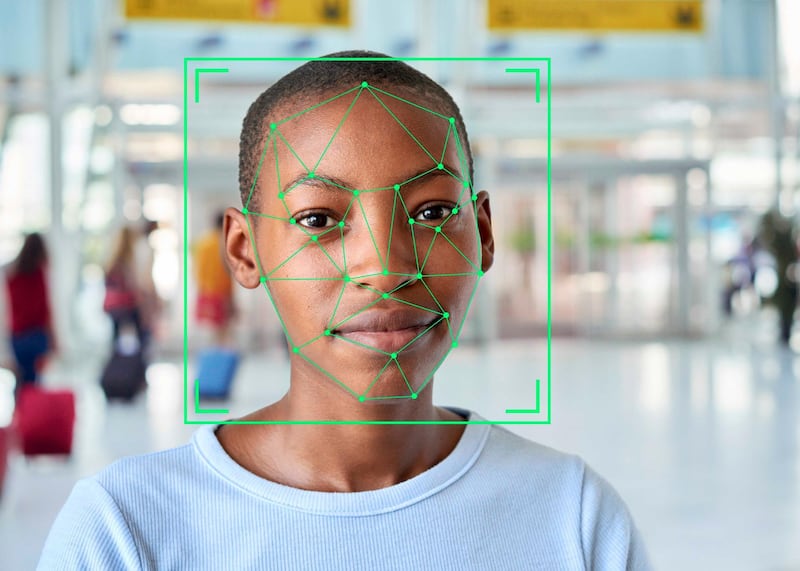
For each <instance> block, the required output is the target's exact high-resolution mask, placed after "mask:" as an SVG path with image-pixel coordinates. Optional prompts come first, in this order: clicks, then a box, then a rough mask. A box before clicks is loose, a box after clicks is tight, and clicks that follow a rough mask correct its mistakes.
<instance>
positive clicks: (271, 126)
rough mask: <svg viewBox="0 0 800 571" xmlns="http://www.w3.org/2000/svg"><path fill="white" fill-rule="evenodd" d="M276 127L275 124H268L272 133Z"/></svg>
mask: <svg viewBox="0 0 800 571" xmlns="http://www.w3.org/2000/svg"><path fill="white" fill-rule="evenodd" d="M276 127H277V125H276V124H275V123H270V124H269V129H270V131H274V130H275V128H276Z"/></svg>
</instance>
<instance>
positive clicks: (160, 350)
mask: <svg viewBox="0 0 800 571" xmlns="http://www.w3.org/2000/svg"><path fill="white" fill-rule="evenodd" d="M798 22H800V1H798V0H674V1H673V0H666V1H659V2H654V1H652V0H607V2H603V3H600V2H592V1H590V0H562V1H561V2H555V1H550V0H541V1H536V2H534V1H526V0H463V1H462V0H437V1H434V2H431V1H426V0H412V1H409V2H390V1H388V0H374V1H372V0H369V1H368V0H335V1H330V0H328V1H322V0H293V1H289V0H269V1H266V0H235V1H234V0H230V1H225V0H206V1H204V2H200V3H196V4H195V3H185V4H182V3H175V2H169V1H167V0H149V1H145V0H74V1H70V2H63V1H61V0H30V1H25V2H23V1H9V2H2V3H0V266H4V267H7V265H8V264H11V263H12V262H13V261H14V260H15V259H16V257H17V254H18V252H19V251H20V248H21V246H22V244H23V240H24V237H25V235H26V234H27V233H32V232H38V233H41V234H42V235H43V236H44V238H45V242H46V245H47V249H48V252H49V279H50V282H49V286H50V288H49V295H50V308H51V313H52V319H53V329H54V332H55V338H56V339H57V348H56V352H55V353H54V354H52V355H51V356H50V358H49V360H48V362H47V364H46V366H45V367H44V369H43V370H42V379H43V380H42V382H43V383H44V385H45V386H52V387H66V388H70V389H72V390H74V392H75V395H76V425H75V438H74V446H73V450H72V453H71V455H70V457H69V458H68V459H63V458H50V457H43V458H24V457H23V456H22V455H21V454H20V453H19V452H18V451H15V450H13V446H12V450H11V451H10V452H9V453H8V458H7V467H6V469H5V484H4V486H3V485H2V477H0V488H2V497H1V498H0V547H1V548H2V552H3V553H4V554H5V555H4V560H6V561H8V563H7V564H8V565H9V566H8V567H7V568H8V569H30V568H33V567H34V566H35V563H36V561H37V559H38V554H39V552H40V550H41V547H42V544H43V542H44V539H45V537H46V534H47V531H48V529H49V527H50V525H51V524H52V521H53V518H54V517H55V515H56V513H57V512H58V509H59V508H60V507H61V505H63V502H64V500H65V499H66V497H67V494H68V493H69V490H70V489H71V487H72V485H74V483H75V481H77V479H79V478H81V477H84V476H86V475H89V474H93V473H95V472H96V471H98V470H100V469H101V468H103V467H104V466H106V465H107V464H108V463H110V462H111V461H113V460H115V459H116V458H118V457H120V456H123V455H127V454H134V453H143V452H149V451H153V450H160V449H163V448H166V447H171V446H177V445H180V444H183V443H184V442H186V441H187V440H188V438H189V436H190V435H191V434H192V432H193V431H194V430H195V429H196V426H193V425H186V424H184V414H185V412H184V397H185V394H184V391H185V387H184V380H185V379H184V365H183V363H184V361H183V359H184V351H186V352H187V354H188V356H189V370H190V372H191V370H192V368H193V367H194V361H193V359H194V356H195V354H196V352H197V348H198V347H203V346H207V345H208V344H210V343H213V342H214V339H216V338H217V337H216V336H219V335H220V331H219V330H217V331H215V330H213V328H211V327H208V326H207V325H204V324H203V323H198V322H197V320H196V316H195V313H194V311H193V308H194V307H195V302H196V299H197V296H198V292H197V281H196V280H195V279H194V276H195V273H194V271H195V268H194V267H193V264H194V263H196V258H194V257H193V248H194V247H195V246H196V245H197V244H198V241H199V239H200V238H201V237H202V236H203V235H204V234H205V233H206V232H207V231H208V230H209V228H212V227H213V224H214V217H215V215H216V213H217V212H219V210H220V209H222V208H224V207H228V206H234V207H237V208H241V202H240V201H239V193H238V175H237V169H238V148H239V132H240V130H241V124H242V119H243V117H244V114H245V112H246V111H247V107H248V105H249V104H250V102H251V101H252V100H253V99H254V98H255V97H256V96H257V95H258V94H259V93H261V92H262V91H263V90H264V89H265V88H266V87H268V86H269V85H270V84H271V83H272V82H274V81H275V80H276V79H278V78H279V77H281V76H282V75H284V74H285V73H286V72H288V71H289V70H291V69H293V68H294V67H296V66H297V65H299V64H300V63H302V60H303V59H305V58H312V57H317V56H321V55H324V54H327V53H331V52H336V51H340V50H347V49H369V50H375V51H380V52H384V53H387V54H389V55H391V56H393V57H398V58H427V59H420V60H416V61H411V62H409V63H411V64H412V65H414V66H415V67H417V68H419V69H421V70H422V71H424V72H425V73H427V74H429V75H430V76H431V77H432V78H434V79H435V80H437V81H439V82H440V83H442V85H444V86H445V88H446V89H447V90H448V91H449V92H450V93H452V94H453V97H454V99H455V100H456V101H457V103H458V104H459V105H460V107H461V110H462V113H463V116H464V119H465V122H466V125H467V129H468V132H469V136H470V141H471V144H472V149H473V152H474V156H475V184H476V186H477V187H480V188H486V189H488V190H489V191H490V194H491V203H492V215H493V228H494V232H495V239H496V242H497V255H496V260H495V266H494V267H493V268H492V270H491V271H490V272H488V273H487V275H486V277H485V278H484V280H483V281H482V283H481V287H480V289H479V291H478V295H477V296H476V297H475V301H474V304H473V308H472V311H471V314H470V316H469V318H468V320H467V322H466V325H465V328H464V332H463V339H464V342H465V343H464V346H463V347H460V348H459V349H458V350H456V351H454V352H453V354H452V355H451V357H450V360H449V361H448V362H447V363H446V364H445V366H444V367H443V368H442V370H441V372H440V373H438V374H437V385H436V387H437V388H436V400H437V402H439V403H441V404H450V405H455V406H462V407H464V408H472V409H474V410H478V411H479V412H481V414H482V415H483V416H485V417H487V418H493V419H507V418H509V416H508V415H507V414H505V410H507V409H508V408H509V405H515V406H516V405H519V404H520V403H522V404H526V403H525V402H524V401H525V400H526V399H528V398H529V395H533V394H534V384H533V379H534V378H537V379H541V380H542V381H543V382H542V384H541V389H542V391H541V392H539V393H538V394H537V395H536V400H537V411H538V412H537V415H535V416H534V417H532V418H534V419H540V420H541V419H549V420H550V421H551V422H550V423H549V424H546V423H543V424H538V425H535V424H532V425H517V426H512V427H510V429H511V430H514V431H515V432H518V433H520V434H523V435H524V436H527V437H530V438H532V439H534V440H537V441H540V442H542V443H545V444H547V445H550V446H553V447H555V448H558V449H561V450H565V451H568V452H572V453H576V454H579V455H581V456H582V457H584V458H585V459H586V460H587V461H588V462H589V463H590V464H591V465H592V466H593V467H595V468H596V469H597V470H598V472H600V473H601V474H603V475H604V476H605V477H606V478H607V479H608V480H609V481H610V482H611V483H612V485H614V486H615V488H616V489H617V490H618V491H619V492H620V494H621V496H622V497H623V498H624V499H625V501H626V502H627V503H628V505H629V507H630V509H631V512H632V513H633V516H634V518H635V520H636V522H637V524H638V525H639V527H640V529H641V531H642V533H643V535H644V538H645V541H646V543H647V546H648V549H649V551H650V553H651V557H652V559H653V562H654V564H655V566H656V568H657V569H726V570H734V569H742V570H745V569H747V570H753V569H764V570H767V569H770V570H778V569H800V540H799V539H798V538H800V445H799V444H798V441H800V416H799V415H798V411H800V389H799V387H798V384H799V383H800V381H798V379H800V326H797V325H795V327H794V331H792V324H793V322H794V313H795V309H796V305H797V281H798V279H800V266H798V265H797V259H798V244H799V243H798V230H797V228H798V222H799V221H800V210H798V207H800V35H798V34H797V33H796V30H795V28H796V27H797V23H798ZM270 58H272V59H270ZM462 58H463V59H462ZM514 58H530V59H527V60H526V59H514ZM517 68H525V69H528V68H531V69H533V68H535V69H536V72H535V74H534V73H514V72H509V69H517ZM148 223H149V227H148V228H147V230H146V231H145V227H146V226H147V225H148ZM126 226H127V227H129V228H130V229H131V231H132V232H133V233H134V234H136V238H135V240H136V242H137V244H138V246H132V247H133V248H134V249H136V248H139V250H137V251H146V252H147V255H148V256H152V259H151V260H150V261H148V262H146V264H147V265H146V266H139V268H140V269H139V270H138V271H140V272H141V271H143V270H141V267H146V268H147V270H144V272H145V274H146V275H145V277H146V278H149V279H150V282H151V283H152V297H151V298H150V302H151V304H152V305H151V308H152V310H150V311H148V312H147V315H144V314H143V315H142V316H140V317H141V318H142V319H143V320H145V321H146V322H147V327H148V331H149V335H150V337H149V340H148V341H146V343H147V344H148V356H149V366H148V368H147V374H146V375H147V377H146V382H147V387H146V390H145V391H144V393H143V394H139V395H138V396H136V397H135V398H134V399H133V401H132V402H130V403H125V402H121V403H119V402H106V400H105V398H104V396H103V392H102V390H101V388H100V377H101V374H102V371H103V367H104V363H105V362H106V359H107V358H108V355H109V352H110V351H111V348H112V331H113V330H114V326H113V325H112V323H113V320H112V319H110V318H109V314H108V311H104V307H103V306H104V300H105V299H107V298H106V287H107V280H106V277H105V276H106V274H107V271H108V267H109V260H110V259H111V258H112V257H113V256H114V249H115V248H117V247H118V245H119V240H120V238H119V234H120V229H121V228H123V227H126ZM115 244H117V246H115ZM133 255H134V256H135V255H137V254H133ZM232 295H233V298H234V299H233V304H234V306H235V307H236V308H237V310H238V311H237V313H236V317H235V319H234V321H233V322H232V325H231V327H230V330H229V331H225V332H224V334H225V335H226V336H227V340H228V342H229V343H230V344H231V345H234V346H236V347H237V348H239V349H240V350H241V353H242V355H241V356H242V359H241V363H240V364H239V366H238V371H237V372H236V381H235V384H234V386H233V393H232V395H231V396H230V397H229V398H228V399H227V400H226V401H224V403H223V408H225V409H227V410H228V411H229V414H228V415H217V416H214V415H211V417H210V418H211V420H221V419H222V418H224V417H228V416H233V415H238V414H244V413H246V412H247V411H249V410H252V409H254V408H257V407H259V406H262V405H263V404H264V403H266V402H270V401H271V400H274V399H276V398H278V397H279V396H280V395H281V394H282V391H283V390H285V382H284V380H283V379H284V377H285V376H286V371H287V370H288V360H287V357H286V348H285V343H284V338H283V334H282V330H281V326H280V322H279V320H278V318H277V317H276V316H274V315H273V313H272V306H271V304H270V302H269V299H268V298H267V297H266V296H265V295H264V293H263V292H262V291H260V290H254V291H249V290H244V289H243V288H240V287H239V288H234V291H233V294H232ZM8 305H9V299H8V297H7V296H6V295H5V294H4V295H2V296H0V319H2V321H3V323H4V327H3V328H2V329H0V427H5V428H7V427H8V426H9V425H10V423H11V420H12V414H13V411H14V405H15V395H14V392H15V379H14V375H13V373H12V372H11V369H12V368H13V367H14V354H13V352H12V340H11V333H10V330H9V326H7V325H6V324H7V323H8V322H9V321H10V317H9V307H8ZM212 321H213V320H212ZM131 323H133V321H131ZM118 325H119V327H120V328H121V331H119V332H118V333H119V336H120V337H122V338H124V339H126V340H128V341H130V333H131V332H130V329H129V328H128V327H127V323H126V322H125V320H124V319H123V320H122V322H121V323H120V324H118ZM184 328H186V329H184ZM184 333H186V340H187V341H186V344H185V339H184ZM550 336H552V338H551V347H548V339H549V337H550ZM140 341H141V339H140ZM265 371H268V372H269V375H272V374H273V373H274V377H275V379H276V381H275V382H274V383H265V382H264V381H265V378H264V372H265ZM189 377H191V375H189ZM545 381H546V382H545ZM189 396H191V395H189ZM187 398H188V397H187ZM539 404H542V406H541V407H539V406H538V405H539ZM218 405H219V403H216V405H213V404H211V405H209V406H208V408H220V407H219V406H218ZM196 407H197V404H195V409H194V410H195V411H196V410H197V408H196ZM190 408H191V405H190ZM189 417H190V418H192V419H196V418H200V415H198V414H197V413H195V414H194V415H189ZM6 437H7V430H4V431H0V456H2V457H3V461H0V471H2V468H3V466H4V460H5V458H6V454H3V453H2V452H3V450H4V448H8V447H9V445H8V443H6V441H5V439H6ZM2 565H6V563H3V564H2Z"/></svg>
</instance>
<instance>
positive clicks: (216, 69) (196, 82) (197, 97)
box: [194, 67, 539, 103]
mask: <svg viewBox="0 0 800 571" xmlns="http://www.w3.org/2000/svg"><path fill="white" fill-rule="evenodd" d="M537 71H538V70H537ZM201 73H228V68H227V67H198V68H195V70H194V102H195V103H200V74H201ZM536 77H539V76H538V75H537V76H536ZM536 83H537V85H538V83H539V82H538V81H537V82H536ZM537 101H538V99H537Z"/></svg>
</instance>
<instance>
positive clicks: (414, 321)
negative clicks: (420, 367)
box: [332, 310, 440, 353]
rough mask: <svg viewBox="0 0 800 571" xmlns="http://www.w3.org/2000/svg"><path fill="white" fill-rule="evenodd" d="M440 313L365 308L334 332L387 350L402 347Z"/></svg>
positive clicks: (430, 323) (395, 349)
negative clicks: (365, 309) (368, 309)
mask: <svg viewBox="0 0 800 571" xmlns="http://www.w3.org/2000/svg"><path fill="white" fill-rule="evenodd" d="M438 319H440V317H438V316H436V315H432V314H430V313H427V312H422V311H408V310H399V311H398V310H396V311H385V310H384V311H365V312H364V313H359V314H357V315H355V316H353V317H351V318H348V319H346V320H345V321H344V322H343V323H342V324H341V325H339V326H338V327H336V328H335V329H333V330H332V333H333V334H334V335H338V336H340V337H343V338H345V339H348V340H350V341H352V342H354V343H358V344H361V345H367V346H369V347H374V348H375V349H378V350H380V351H384V352H386V353H393V352H397V351H399V350H401V349H402V348H404V347H405V346H406V345H408V344H409V343H411V342H412V341H413V340H414V339H416V337H417V336H419V335H420V334H421V333H422V332H424V331H425V330H426V329H427V328H428V327H430V326H431V325H432V324H434V323H435V322H436V321H437V320H438Z"/></svg>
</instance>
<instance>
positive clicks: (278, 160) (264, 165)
mask: <svg viewBox="0 0 800 571" xmlns="http://www.w3.org/2000/svg"><path fill="white" fill-rule="evenodd" d="M334 56H335V57H348V58H361V59H362V60H365V61H311V62H309V63H306V64H305V65H303V66H301V67H300V68H298V69H297V70H295V71H293V72H292V73H290V74H288V75H287V76H285V77H283V78H282V79H281V80H279V81H278V82H277V83H276V84H274V85H273V86H272V87H270V88H269V89H267V90H266V91H265V92H264V93H263V94H262V95H261V96H260V97H259V98H258V99H256V101H255V102H254V103H253V105H252V106H251V108H250V110H249V111H248V114H247V116H246V118H245V121H244V126H243V129H242V136H241V148H240V173H239V174H240V191H241V194H242V203H243V206H244V207H243V208H242V209H241V210H237V209H233V208H230V209H228V210H227V211H226V217H225V224H224V235H225V248H226V257H227V263H228V265H229V267H230V269H231V273H232V275H233V277H234V279H235V280H236V281H237V282H238V283H239V284H240V285H242V286H243V287H246V288H251V289H252V288H257V287H263V288H264V290H265V294H266V295H269V296H270V299H271V300H272V303H273V305H274V307H275V309H276V310H277V312H278V314H279V316H280V318H281V321H282V323H283V325H284V329H285V332H286V337H287V339H288V342H289V347H290V356H291V372H290V377H291V379H290V380H291V385H290V389H289V390H288V392H287V393H286V394H285V395H284V396H283V397H282V398H281V399H280V400H279V401H277V402H275V403H266V405H265V406H263V407H262V408H259V409H258V410H256V411H254V412H252V413H251V414H248V415H246V416H245V417H243V418H241V419H237V422H236V423H226V424H224V425H220V426H206V427H203V428H201V429H200V430H198V432H197V433H196V434H195V436H194V438H193V440H192V442H191V443H190V444H187V445H186V446H183V447H181V448H178V449H175V450H169V451H165V452H160V453H156V454H151V455H147V456H141V457H136V458H130V459H124V460H122V461H119V462H117V463H115V464H113V465H112V466H110V467H109V468H107V469H106V470H104V471H103V472H101V473H100V474H99V475H97V476H94V477H92V478H88V479H85V480H83V481H81V482H80V483H79V484H78V485H77V486H76V488H75V490H74V491H73V493H72V495H71V496H70V498H69V500H68V501H67V505H66V506H65V507H64V509H63V511H62V512H61V514H60V515H59V517H58V519H57V521H56V523H55V525H54V527H53V530H52V532H51V535H50V538H49V539H48V542H47V545H46V547H45V551H44V554H43V556H42V566H43V568H47V569H50V568H62V566H63V567H69V566H73V567H81V568H108V569H112V568H113V569H123V568H124V569H156V568H158V569H162V568H163V569H171V568H175V569H177V568H182V569H303V570H308V569H326V570H330V569H334V570H336V569H341V570H347V571H352V570H354V569H370V570H372V569H402V570H409V569H414V570H419V569H431V570H433V569H436V570H441V569H458V570H463V569H480V570H486V569H587V568H589V569H603V570H606V569H647V568H649V565H648V563H647V560H646V556H645V554H644V549H643V547H642V543H641V540H640V538H639V536H638V533H637V532H636V529H635V527H634V525H633V523H632V521H631V518H630V515H629V514H628V511H627V509H626V507H625V505H624V503H623V502H622V500H621V499H620V498H619V496H618V495H617V494H616V493H615V492H614V490H613V489H612V488H611V487H610V486H609V485H608V484H607V483H606V482H605V481H604V480H603V479H602V478H600V477H599V476H598V475H597V474H596V473H595V472H594V471H592V470H591V469H590V468H589V467H587V466H586V464H585V463H584V462H583V461H582V460H581V459H580V458H577V457H575V456H570V455H566V454H562V453H560V452H557V451H555V450H552V449H549V448H547V447H544V446H541V445H538V444H535V443H533V442H529V441H526V440H524V439H523V438H521V437H519V436H516V435H514V434H512V433H511V432H509V431H507V430H505V429H503V428H499V427H497V426H493V425H490V424H488V423H487V421H485V419H483V418H482V417H481V416H480V415H479V414H478V413H476V412H473V411H468V410H463V409H459V408H456V407H438V406H435V405H434V404H433V398H432V387H433V375H434V373H435V371H436V369H437V368H438V367H439V365H440V364H441V363H442V361H443V360H444V358H445V357H446V355H447V354H448V353H449V351H451V350H452V349H453V347H455V346H456V345H457V342H458V332H459V331H460V327H461V324H462V323H463V320H464V318H465V316H466V312H467V309H468V306H469V302H470V300H471V298H472V294H473V292H474V290H475V287H476V285H477V282H478V279H479V277H480V275H482V274H483V272H485V271H487V270H489V268H490V267H491V265H492V259H493V255H494V242H493V238H492V226H491V216H490V214H491V212H490V208H489V196H488V194H487V192H486V191H480V192H478V191H476V190H475V189H474V188H473V187H472V180H473V176H472V156H471V152H470V150H469V142H468V139H467V135H466V128H465V127H464V123H463V120H462V119H461V115H460V113H459V110H458V107H457V106H456V104H455V103H454V102H453V100H452V99H451V98H450V96H449V95H448V94H447V92H446V91H445V90H444V89H443V88H442V87H441V86H439V85H438V84H436V83H435V82H433V81H432V80H431V79H430V78H428V77H427V76H425V75H423V74H421V73H420V72H418V71H417V70H415V69H413V68H411V67H410V66H408V65H406V64H404V63H401V62H398V61H391V60H390V61H387V60H385V59H380V57H381V56H380V54H372V53H368V52H348V53H340V54H334ZM269 381H270V379H269V374H268V372H266V371H265V374H264V378H263V382H265V383H267V382H269ZM489 381H490V379H487V383H488V382H489ZM412 423H413V424H412Z"/></svg>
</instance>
